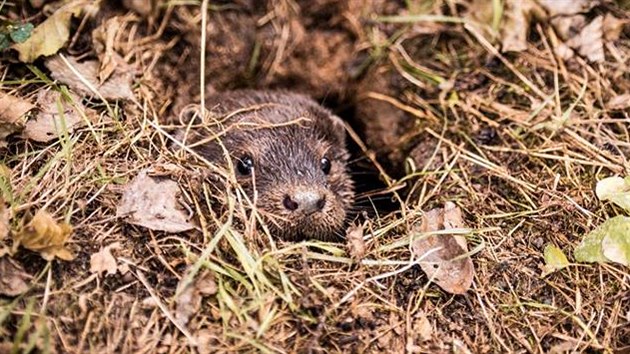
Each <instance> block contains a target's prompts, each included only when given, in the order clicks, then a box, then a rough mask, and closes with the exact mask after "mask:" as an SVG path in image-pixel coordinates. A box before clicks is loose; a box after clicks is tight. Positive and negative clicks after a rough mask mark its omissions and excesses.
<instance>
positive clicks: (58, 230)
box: [15, 210, 74, 261]
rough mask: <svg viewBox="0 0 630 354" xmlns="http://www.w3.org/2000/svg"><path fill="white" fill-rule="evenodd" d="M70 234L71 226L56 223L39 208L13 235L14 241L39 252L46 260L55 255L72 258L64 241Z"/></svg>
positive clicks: (61, 257) (60, 257) (66, 258)
mask: <svg viewBox="0 0 630 354" xmlns="http://www.w3.org/2000/svg"><path fill="white" fill-rule="evenodd" d="M70 235H72V226H70V225H68V224H66V223H57V222H56V221H55V219H54V218H53V217H52V216H51V215H50V214H49V213H48V212H46V211H45V210H39V211H38V212H37V213H36V214H35V216H34V217H33V219H32V220H31V221H30V222H29V223H28V224H27V225H26V226H25V227H24V228H23V229H22V230H21V231H20V232H18V233H17V235H16V236H15V241H17V244H19V245H21V246H22V247H24V248H26V249H29V250H31V251H35V252H39V254H40V255H41V256H42V258H44V259H45V260H47V261H50V260H53V259H54V258H55V257H57V258H59V259H62V260H64V261H70V260H72V259H74V255H72V253H71V252H70V251H69V250H68V249H66V248H65V243H66V241H67V240H68V238H69V237H70Z"/></svg>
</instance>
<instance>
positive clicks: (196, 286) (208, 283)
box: [175, 270, 217, 325]
mask: <svg viewBox="0 0 630 354" xmlns="http://www.w3.org/2000/svg"><path fill="white" fill-rule="evenodd" d="M180 288H181V289H180ZM216 292H217V285H216V283H215V281H214V276H213V275H212V273H211V272H210V271H207V270H206V271H204V272H202V273H201V274H199V276H198V277H197V278H196V279H195V280H194V281H192V282H187V278H182V280H181V281H180V283H179V285H178V291H177V294H179V295H178V296H177V299H175V304H176V310H175V319H176V320H177V322H179V323H180V324H182V325H186V324H187V323H188V321H190V317H191V316H192V315H194V314H195V313H197V312H199V309H200V308H201V299H202V297H203V296H207V295H214V294H216Z"/></svg>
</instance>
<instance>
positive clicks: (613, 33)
mask: <svg viewBox="0 0 630 354" xmlns="http://www.w3.org/2000/svg"><path fill="white" fill-rule="evenodd" d="M629 23H630V20H628V19H624V20H622V19H620V18H616V17H615V16H614V15H612V14H610V13H607V14H606V15H604V24H603V26H604V30H603V31H604V39H606V40H607V41H611V42H614V41H616V40H618V39H619V36H621V32H623V28H624V26H625V25H627V24H629Z"/></svg>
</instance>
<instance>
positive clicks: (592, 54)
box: [567, 16, 604, 63]
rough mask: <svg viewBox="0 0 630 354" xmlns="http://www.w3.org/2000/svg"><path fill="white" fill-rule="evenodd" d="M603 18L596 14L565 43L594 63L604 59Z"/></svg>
mask: <svg viewBox="0 0 630 354" xmlns="http://www.w3.org/2000/svg"><path fill="white" fill-rule="evenodd" d="M603 23H604V18H603V17H602V16H597V17H596V18H595V19H593V20H592V21H591V22H590V23H589V24H588V25H586V26H585V27H584V28H582V31H580V34H579V35H576V36H574V37H572V38H571V39H569V40H568V41H567V45H568V46H569V47H571V48H573V49H575V50H576V51H577V52H578V53H580V55H582V56H583V57H586V58H587V59H588V60H590V61H592V62H596V63H601V62H603V61H604V42H603V38H604V33H603Z"/></svg>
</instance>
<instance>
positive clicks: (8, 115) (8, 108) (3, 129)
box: [0, 92, 35, 147]
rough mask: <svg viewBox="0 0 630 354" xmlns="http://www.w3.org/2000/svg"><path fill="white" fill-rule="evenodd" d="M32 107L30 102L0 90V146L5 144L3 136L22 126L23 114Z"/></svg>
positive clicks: (33, 106) (17, 130)
mask: <svg viewBox="0 0 630 354" xmlns="http://www.w3.org/2000/svg"><path fill="white" fill-rule="evenodd" d="M33 108H35V105H33V104H32V103H31V102H29V101H27V100H25V99H22V98H19V97H15V96H12V95H8V94H6V93H3V92H0V147H2V146H4V145H6V142H5V138H6V137H7V136H9V135H11V134H13V133H16V132H19V131H20V130H21V129H22V127H23V126H24V121H25V120H26V119H23V118H24V116H25V115H26V114H27V113H28V112H29V111H30V110H32V109H33Z"/></svg>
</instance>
